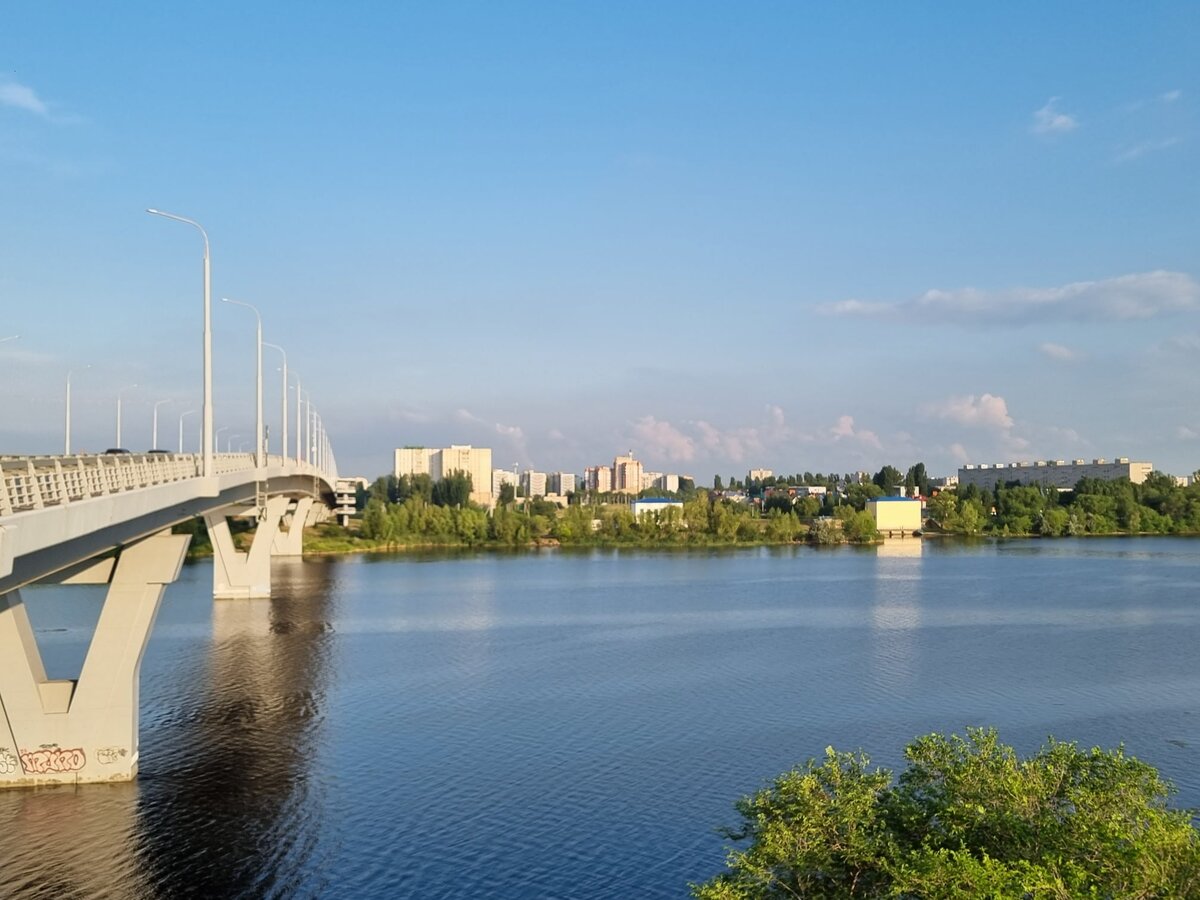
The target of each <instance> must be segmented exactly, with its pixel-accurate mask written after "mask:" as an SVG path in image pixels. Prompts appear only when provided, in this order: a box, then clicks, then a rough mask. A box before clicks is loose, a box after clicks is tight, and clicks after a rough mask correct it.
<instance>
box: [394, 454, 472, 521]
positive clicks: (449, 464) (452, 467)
mask: <svg viewBox="0 0 1200 900" xmlns="http://www.w3.org/2000/svg"><path fill="white" fill-rule="evenodd" d="M394 471H395V475H396V477H397V478H399V477H400V476H401V475H428V476H429V477H430V478H432V479H433V480H434V481H441V480H442V479H443V478H445V477H446V476H447V475H452V474H454V473H455V472H462V473H464V474H466V475H470V476H471V502H472V503H478V504H481V505H483V506H491V505H492V451H491V449H490V448H487V447H472V446H471V445H470V444H451V445H450V446H449V447H445V448H443V449H440V450H438V449H432V448H429V447H401V448H399V449H397V450H396V464H395V470H394Z"/></svg>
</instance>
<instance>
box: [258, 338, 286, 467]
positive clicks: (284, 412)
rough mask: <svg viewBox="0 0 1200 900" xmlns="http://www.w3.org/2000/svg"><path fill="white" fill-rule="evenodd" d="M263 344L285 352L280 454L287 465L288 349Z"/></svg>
mask: <svg viewBox="0 0 1200 900" xmlns="http://www.w3.org/2000/svg"><path fill="white" fill-rule="evenodd" d="M263 346H264V347H273V348H274V349H276V350H278V351H279V352H280V353H282V354H283V388H282V391H283V393H282V394H280V401H279V404H280V406H281V407H282V408H283V428H282V429H281V430H280V432H279V434H280V436H281V439H282V441H283V448H282V450H281V452H280V455H281V457H282V459H283V463H284V465H287V450H288V445H287V439H288V433H287V426H288V421H287V410H288V395H287V392H288V379H287V351H286V350H284V349H283V348H282V347H280V346H279V345H278V344H272V343H271V342H270V341H263Z"/></svg>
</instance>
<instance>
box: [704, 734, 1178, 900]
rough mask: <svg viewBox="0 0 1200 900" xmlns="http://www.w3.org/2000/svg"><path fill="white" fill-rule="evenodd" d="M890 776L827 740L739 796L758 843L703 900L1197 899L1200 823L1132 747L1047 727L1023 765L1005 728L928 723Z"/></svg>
mask: <svg viewBox="0 0 1200 900" xmlns="http://www.w3.org/2000/svg"><path fill="white" fill-rule="evenodd" d="M904 755H905V758H906V760H907V761H908V767H907V769H906V770H905V771H904V772H902V773H901V775H900V777H899V779H897V780H894V779H893V777H892V774H891V773H890V772H889V771H887V770H886V769H880V768H875V769H872V768H871V767H870V760H869V759H868V757H867V756H866V755H865V754H863V753H861V752H860V753H838V752H837V751H835V750H834V749H833V748H832V747H829V748H826V751H825V759H824V760H823V761H821V762H818V761H817V760H809V761H808V763H807V764H806V765H804V766H802V767H800V768H797V769H793V770H792V771H790V772H787V773H784V774H783V775H781V776H779V777H778V778H776V779H775V781H774V783H773V784H771V785H770V786H769V787H767V788H765V789H764V790H762V791H759V792H758V793H756V794H754V795H752V796H750V797H745V798H743V799H742V800H740V801H739V802H738V803H737V809H738V812H739V813H740V814H741V817H742V825H741V827H740V828H736V829H729V830H727V831H726V832H725V834H726V836H727V837H728V838H730V839H732V840H734V841H738V842H742V841H748V842H749V846H748V847H747V848H746V849H742V850H737V849H735V850H731V852H730V854H729V857H728V871H726V872H725V873H723V874H721V875H718V876H717V877H715V878H714V879H712V880H711V881H709V882H706V883H704V884H699V885H692V893H693V896H695V897H697V898H702V900H774V898H796V897H806V898H835V897H836V898H842V897H850V898H854V897H901V898H918V897H920V898H962V900H966V898H973V897H990V898H1014V900H1015V898H1025V897H1030V898H1042V897H1046V898H1072V897H1095V898H1099V897H1107V898H1118V897H1120V898H1132V897H1144V898H1151V897H1158V898H1168V897H1196V896H1200V832H1198V831H1197V830H1196V828H1195V826H1194V825H1193V824H1192V822H1191V816H1190V813H1189V812H1187V811H1184V810H1178V809H1173V808H1171V807H1170V806H1169V804H1168V800H1169V798H1170V796H1171V794H1172V792H1173V789H1172V788H1171V787H1170V785H1168V784H1166V783H1165V782H1163V781H1162V780H1161V779H1160V778H1159V776H1158V773H1157V772H1156V771H1155V770H1154V769H1153V768H1152V767H1151V766H1149V765H1146V764H1145V763H1143V762H1140V761H1139V760H1137V759H1135V758H1134V757H1131V756H1127V755H1126V754H1125V753H1124V751H1123V750H1121V749H1117V750H1101V749H1098V748H1093V749H1091V750H1081V749H1080V748H1079V747H1078V746H1077V745H1075V744H1068V743H1063V742H1059V741H1056V740H1054V739H1053V738H1051V739H1050V740H1049V741H1048V742H1047V743H1046V744H1045V745H1044V746H1043V747H1042V748H1041V750H1039V751H1038V752H1037V753H1036V754H1034V755H1033V756H1032V757H1030V758H1028V759H1025V760H1022V759H1020V758H1019V757H1018V756H1017V754H1016V752H1015V751H1014V750H1013V749H1012V748H1011V747H1008V746H1005V745H1003V744H1001V743H1000V742H999V739H998V738H997V735H996V732H995V730H985V729H968V730H967V736H966V737H965V738H963V737H959V736H957V735H952V736H950V737H948V738H947V737H944V736H942V735H940V734H931V735H927V736H925V737H922V738H918V739H917V740H916V741H914V742H913V743H912V744H910V745H909V746H908V748H907V749H906V750H905V754H904Z"/></svg>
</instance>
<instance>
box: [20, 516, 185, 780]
mask: <svg viewBox="0 0 1200 900" xmlns="http://www.w3.org/2000/svg"><path fill="white" fill-rule="evenodd" d="M189 540H191V539H190V537H188V536H187V535H174V534H170V533H167V532H162V533H160V534H156V535H154V536H153V537H149V538H146V539H145V540H142V541H139V542H138V543H136V544H131V545H130V546H128V547H125V548H124V549H123V550H122V551H121V554H120V556H119V557H118V558H117V560H116V565H115V566H114V565H112V560H104V561H102V563H101V564H98V565H96V566H93V567H90V568H89V569H87V570H86V571H85V572H83V573H81V574H80V575H79V576H77V577H75V578H72V579H70V580H68V581H67V582H65V583H77V584H78V583H88V584H96V583H104V582H107V583H108V585H109V587H108V594H107V596H106V597H105V599H104V606H103V608H102V609H101V611H100V619H99V621H98V622H97V623H96V631H95V633H94V634H93V635H92V642H91V645H90V646H89V648H88V653H87V657H86V659H85V660H84V663H83V670H82V671H81V672H80V675H79V678H78V679H75V680H71V679H55V680H51V679H49V678H48V677H47V676H46V669H45V666H44V665H43V663H42V656H41V652H40V651H39V649H38V645H37V640H36V638H35V636H34V633H33V628H32V627H31V626H30V623H29V614H28V612H27V610H26V608H25V604H24V602H23V601H22V599H21V594H20V591H12V592H10V593H8V594H4V595H0V661H2V664H0V787H19V786H26V785H33V784H54V783H71V784H74V783H81V782H93V781H131V780H132V779H133V778H134V776H135V775H136V774H137V767H138V682H139V675H140V672H141V666H142V654H143V653H144V652H145V649H146V642H147V640H149V637H150V629H151V628H152V627H153V625H154V620H155V618H156V617H157V615H158V608H159V604H160V602H161V601H162V595H163V591H165V590H166V586H167V585H168V584H170V583H171V582H173V581H174V580H175V579H176V578H177V577H178V576H179V570H180V567H181V566H182V565H183V558H184V554H185V553H186V552H187V546H188V541H189Z"/></svg>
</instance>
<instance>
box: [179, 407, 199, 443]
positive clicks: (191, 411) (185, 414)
mask: <svg viewBox="0 0 1200 900" xmlns="http://www.w3.org/2000/svg"><path fill="white" fill-rule="evenodd" d="M195 412H196V411H195V410H194V409H189V410H188V411H187V412H182V413H180V414H179V452H180V453H182V452H183V417H184V416H190V415H192V414H193V413H195Z"/></svg>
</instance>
